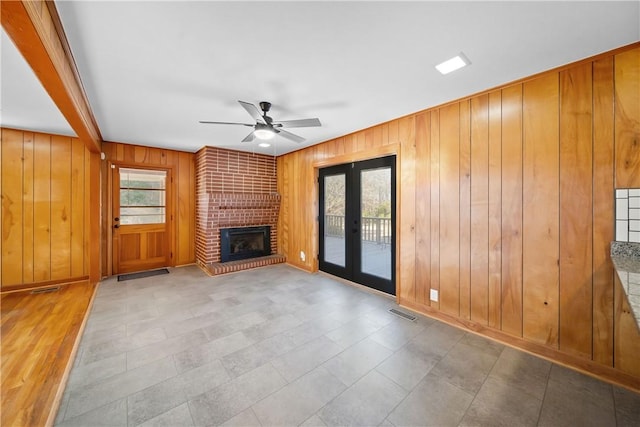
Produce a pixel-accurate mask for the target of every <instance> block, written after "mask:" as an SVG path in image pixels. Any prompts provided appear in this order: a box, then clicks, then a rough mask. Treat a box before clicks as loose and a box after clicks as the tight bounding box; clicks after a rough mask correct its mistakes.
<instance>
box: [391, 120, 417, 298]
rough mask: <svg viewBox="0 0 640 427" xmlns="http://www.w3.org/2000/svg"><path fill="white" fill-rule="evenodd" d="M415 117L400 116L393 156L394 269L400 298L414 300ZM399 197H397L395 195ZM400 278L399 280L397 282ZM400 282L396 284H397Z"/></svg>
mask: <svg viewBox="0 0 640 427" xmlns="http://www.w3.org/2000/svg"><path fill="white" fill-rule="evenodd" d="M415 127H416V124H415V116H408V117H404V118H402V119H400V121H399V124H398V132H399V137H400V144H401V148H400V153H401V155H400V158H399V159H398V158H397V159H396V161H397V162H398V163H399V168H400V182H399V183H396V184H399V190H400V191H398V192H397V196H396V199H397V203H398V206H400V209H399V213H400V218H398V219H399V224H400V227H397V229H398V230H399V231H400V233H399V234H400V245H399V246H398V250H399V255H400V256H399V257H398V259H399V260H400V268H399V270H397V271H396V274H397V276H396V287H399V289H400V297H401V298H403V299H409V300H411V301H415V298H416V278H415V271H416V268H415V263H416V233H415V227H416V224H415V218H416V163H415V162H416V141H415ZM398 196H399V197H398ZM398 276H399V277H398ZM398 279H399V281H398ZM398 285H399V286H398Z"/></svg>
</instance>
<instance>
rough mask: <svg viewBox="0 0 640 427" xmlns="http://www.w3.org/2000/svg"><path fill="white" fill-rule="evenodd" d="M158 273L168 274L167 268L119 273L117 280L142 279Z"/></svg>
mask: <svg viewBox="0 0 640 427" xmlns="http://www.w3.org/2000/svg"><path fill="white" fill-rule="evenodd" d="M160 274H169V270H167V269H166V268H161V269H159V270H150V271H141V272H139V273H129V274H119V275H118V282H122V281H123V280H133V279H142V278H143V277H151V276H158V275H160Z"/></svg>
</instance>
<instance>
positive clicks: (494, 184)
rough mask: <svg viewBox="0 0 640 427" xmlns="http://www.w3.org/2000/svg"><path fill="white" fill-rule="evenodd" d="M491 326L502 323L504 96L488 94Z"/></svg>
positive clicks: (499, 93) (489, 321) (498, 325)
mask: <svg viewBox="0 0 640 427" xmlns="http://www.w3.org/2000/svg"><path fill="white" fill-rule="evenodd" d="M488 172H489V206H488V210H489V247H488V250H489V257H488V262H489V265H488V270H489V282H488V286H489V289H488V300H489V318H488V324H489V326H490V327H492V328H497V329H499V328H500V326H501V324H502V297H501V294H502V292H501V284H502V93H501V92H500V91H495V92H491V93H490V94H489V171H488Z"/></svg>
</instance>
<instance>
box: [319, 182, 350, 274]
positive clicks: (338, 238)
mask: <svg viewBox="0 0 640 427" xmlns="http://www.w3.org/2000/svg"><path fill="white" fill-rule="evenodd" d="M345 184H346V175H345V174H339V175H330V176H327V177H325V179H324V198H325V203H324V212H323V216H324V224H325V225H324V253H323V255H324V260H325V261H326V262H329V263H332V264H336V265H339V266H341V267H344V266H345V265H346V243H345V221H344V220H345V213H346V211H345V205H346V193H345Z"/></svg>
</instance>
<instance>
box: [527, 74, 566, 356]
mask: <svg viewBox="0 0 640 427" xmlns="http://www.w3.org/2000/svg"><path fill="white" fill-rule="evenodd" d="M558 126H559V125H558V75H557V74H555V73H551V74H545V75H543V76H541V77H538V78H536V79H534V80H531V81H528V82H526V83H524V84H523V146H524V149H523V155H524V168H523V195H525V196H524V198H523V199H524V200H523V242H522V245H523V335H524V337H525V338H526V339H527V340H530V341H533V342H536V343H540V344H544V345H548V346H551V347H557V345H558V298H559V295H558V293H559V285H558V281H559V271H558V263H559V253H558V252H559V154H558V150H559V142H558Z"/></svg>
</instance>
